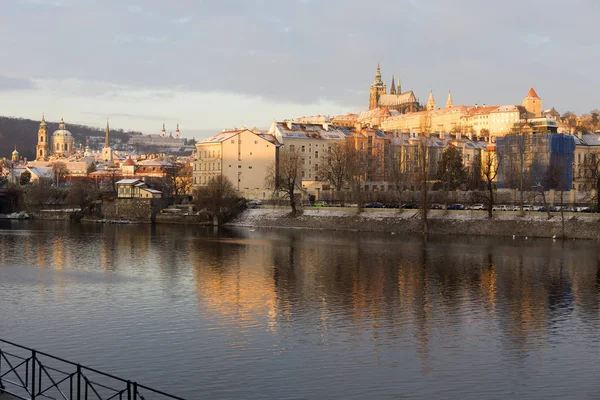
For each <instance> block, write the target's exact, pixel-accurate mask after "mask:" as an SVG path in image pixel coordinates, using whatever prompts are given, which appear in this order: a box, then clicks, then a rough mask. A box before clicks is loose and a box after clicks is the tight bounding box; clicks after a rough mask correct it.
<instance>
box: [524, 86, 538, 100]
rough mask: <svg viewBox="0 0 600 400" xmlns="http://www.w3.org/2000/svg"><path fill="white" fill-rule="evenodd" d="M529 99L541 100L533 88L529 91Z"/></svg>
mask: <svg viewBox="0 0 600 400" xmlns="http://www.w3.org/2000/svg"><path fill="white" fill-rule="evenodd" d="M527 97H534V98H536V99H539V98H540V96H538V95H537V93H536V92H535V90H533V88H531V89H529V92H528V93H527Z"/></svg>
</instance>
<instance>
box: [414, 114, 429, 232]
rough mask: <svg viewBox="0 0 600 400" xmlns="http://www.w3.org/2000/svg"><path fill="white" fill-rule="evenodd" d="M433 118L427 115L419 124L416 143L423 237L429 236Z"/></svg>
mask: <svg viewBox="0 0 600 400" xmlns="http://www.w3.org/2000/svg"><path fill="white" fill-rule="evenodd" d="M430 132H431V118H430V116H429V115H426V116H424V117H422V118H421V121H420V123H419V135H418V137H417V143H416V149H415V150H416V161H417V165H416V171H417V172H416V184H417V187H418V189H419V192H420V193H421V196H420V197H421V201H420V203H421V204H420V212H421V221H422V223H423V235H425V236H427V235H428V234H429V220H428V215H429V178H430V172H431V154H430V153H431V138H430Z"/></svg>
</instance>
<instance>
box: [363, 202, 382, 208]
mask: <svg viewBox="0 0 600 400" xmlns="http://www.w3.org/2000/svg"><path fill="white" fill-rule="evenodd" d="M364 207H365V208H385V205H384V204H383V203H379V202H377V201H376V202H373V203H367V204H365V206H364Z"/></svg>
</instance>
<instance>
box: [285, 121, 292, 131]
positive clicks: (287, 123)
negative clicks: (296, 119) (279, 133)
mask: <svg viewBox="0 0 600 400" xmlns="http://www.w3.org/2000/svg"><path fill="white" fill-rule="evenodd" d="M285 124H286V125H287V128H288V129H290V130H291V129H292V121H290V120H287V121H285Z"/></svg>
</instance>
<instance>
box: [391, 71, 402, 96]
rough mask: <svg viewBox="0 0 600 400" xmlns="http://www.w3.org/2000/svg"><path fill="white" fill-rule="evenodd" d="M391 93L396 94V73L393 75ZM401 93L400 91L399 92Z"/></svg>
mask: <svg viewBox="0 0 600 400" xmlns="http://www.w3.org/2000/svg"><path fill="white" fill-rule="evenodd" d="M390 94H396V85H395V84H394V75H392V86H391V87H390ZM398 94H400V93H398Z"/></svg>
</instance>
